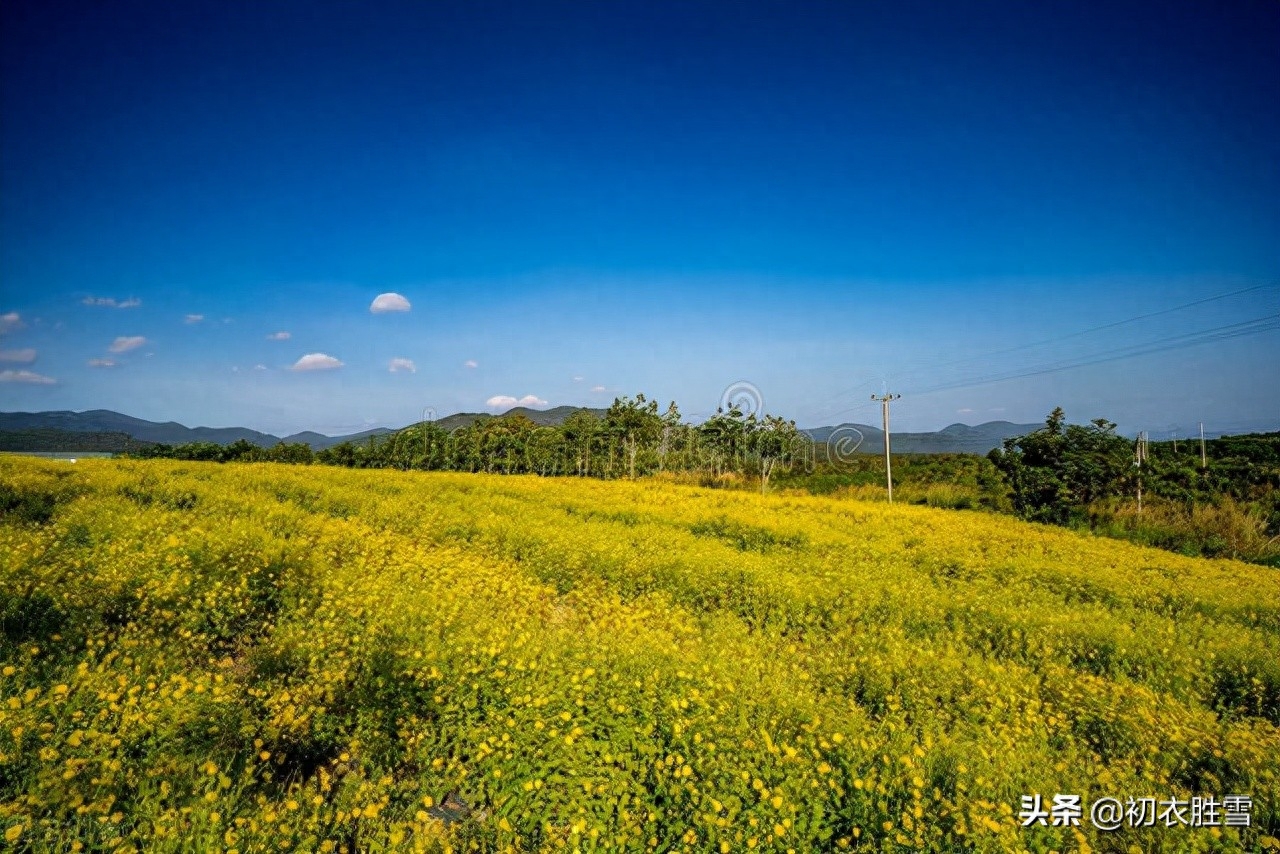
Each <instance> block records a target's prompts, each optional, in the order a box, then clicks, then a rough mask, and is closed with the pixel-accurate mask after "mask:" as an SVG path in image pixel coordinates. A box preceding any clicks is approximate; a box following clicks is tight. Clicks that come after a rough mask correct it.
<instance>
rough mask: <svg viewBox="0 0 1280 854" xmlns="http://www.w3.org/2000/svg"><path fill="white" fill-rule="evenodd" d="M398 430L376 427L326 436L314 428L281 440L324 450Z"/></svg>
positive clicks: (314, 449) (315, 449)
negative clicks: (341, 434)
mask: <svg viewBox="0 0 1280 854" xmlns="http://www.w3.org/2000/svg"><path fill="white" fill-rule="evenodd" d="M394 432H396V431H395V430H392V429H390V428H387V427H374V428H373V429H372V430H365V431H364V432H362V433H352V434H351V435H349V436H326V435H324V434H323V433H316V432H314V431H312V430H306V431H304V432H302V433H294V434H293V435H292V436H285V437H284V438H283V439H281V440H280V441H281V442H302V443H303V444H306V445H310V446H311V450H313V451H323V450H324V449H325V448H332V447H333V446H334V445H340V444H342V443H343V442H359V441H361V440H363V439H368V438H369V437H370V436H386V435H388V434H390V433H394Z"/></svg>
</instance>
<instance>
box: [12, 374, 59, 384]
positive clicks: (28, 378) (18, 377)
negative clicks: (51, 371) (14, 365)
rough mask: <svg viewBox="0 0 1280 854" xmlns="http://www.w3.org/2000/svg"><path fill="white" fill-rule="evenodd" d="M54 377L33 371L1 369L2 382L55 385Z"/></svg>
mask: <svg viewBox="0 0 1280 854" xmlns="http://www.w3.org/2000/svg"><path fill="white" fill-rule="evenodd" d="M56 382H57V380H55V379H54V378H53V377H46V376H44V375H42V374H35V373H32V372H31V371H0V383H30V384H32V385H53V384H54V383H56Z"/></svg>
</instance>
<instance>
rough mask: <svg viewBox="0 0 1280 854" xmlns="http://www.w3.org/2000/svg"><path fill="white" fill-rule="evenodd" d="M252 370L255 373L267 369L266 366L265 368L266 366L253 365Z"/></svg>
mask: <svg viewBox="0 0 1280 854" xmlns="http://www.w3.org/2000/svg"><path fill="white" fill-rule="evenodd" d="M253 369H254V370H255V371H265V370H266V369H267V366H266V365H254V366H253Z"/></svg>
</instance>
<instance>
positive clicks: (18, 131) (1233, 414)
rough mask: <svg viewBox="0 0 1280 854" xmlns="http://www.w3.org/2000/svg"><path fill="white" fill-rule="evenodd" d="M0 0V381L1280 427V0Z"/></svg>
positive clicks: (127, 406)
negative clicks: (635, 400) (101, 0)
mask: <svg viewBox="0 0 1280 854" xmlns="http://www.w3.org/2000/svg"><path fill="white" fill-rule="evenodd" d="M0 18H2V19H3V20H2V21H0V24H3V26H2V27H0V31H2V35H0V47H2V48H3V56H2V62H3V65H2V66H0V70H2V72H3V73H2V74H0V94H2V95H3V99H2V101H0V358H3V359H4V362H3V364H0V408H2V409H5V410H16V409H24V410H41V409H88V408H110V409H116V410H119V411H122V412H126V413H129V414H132V415H137V416H139V417H144V418H150V419H156V420H177V421H181V422H183V423H187V424H191V425H195V424H205V425H212V426H224V425H244V426H251V427H256V428H259V429H264V430H269V431H272V432H277V433H282V432H291V431H294V430H300V429H318V430H321V431H322V432H328V433H340V432H349V431H352V430H358V429H363V428H364V427H367V426H371V425H374V424H381V425H389V426H399V425H401V424H404V423H406V422H408V421H412V420H416V419H417V418H420V417H421V414H422V410H423V408H424V407H427V406H430V407H432V408H433V409H435V411H436V412H437V413H438V414H441V415H443V414H446V413H450V412H454V411H459V410H469V411H480V410H486V409H489V410H491V411H492V410H496V409H501V408H502V404H503V400H504V399H505V398H515V399H521V398H525V397H526V396H528V397H529V398H531V399H532V400H536V401H545V402H546V405H558V404H583V405H605V404H607V403H608V402H609V401H610V400H612V398H613V396H614V395H617V394H634V393H635V392H637V391H644V392H646V393H647V394H649V395H650V396H657V397H660V398H662V399H663V401H664V402H665V400H667V399H670V398H674V399H676V400H677V401H678V402H679V403H680V405H681V407H682V409H683V411H684V412H685V413H686V414H688V415H690V416H698V415H706V414H708V413H710V412H712V411H714V409H715V407H716V405H717V403H718V402H719V399H720V395H721V392H722V390H723V389H724V388H726V387H727V386H728V385H730V384H731V383H733V382H736V381H748V382H751V383H753V384H755V385H756V386H757V387H758V388H759V389H760V390H761V392H762V393H763V396H764V399H765V405H766V408H767V409H769V410H770V411H775V412H779V413H782V414H785V415H788V416H790V417H794V418H796V419H797V420H798V421H799V422H800V423H801V424H802V425H804V426H816V425H818V424H825V423H837V422H839V421H843V420H854V421H869V420H874V419H875V418H876V417H877V415H878V412H877V411H876V409H875V408H874V407H870V406H867V405H865V404H866V403H867V398H868V397H869V394H870V392H872V391H877V392H878V391H881V390H882V389H883V388H885V387H886V385H887V386H888V387H889V388H891V389H892V390H894V391H899V392H901V393H902V394H903V395H904V397H903V399H902V401H901V402H900V403H899V404H897V406H896V408H895V424H896V425H898V426H899V427H900V428H901V429H921V430H924V429H937V428H940V427H942V426H945V425H946V424H949V423H952V422H955V421H964V422H968V423H979V422H981V421H986V420H993V419H1009V420H1015V421H1039V420H1041V419H1042V418H1043V417H1044V415H1045V413H1047V412H1048V410H1049V409H1051V408H1053V407H1054V406H1056V405H1062V406H1063V407H1064V408H1065V409H1066V410H1067V413H1068V415H1069V416H1070V417H1072V418H1073V420H1080V421H1083V420H1087V419H1090V418H1094V417H1098V416H1106V417H1109V418H1111V419H1113V420H1116V421H1118V422H1120V424H1121V426H1122V428H1124V429H1127V430H1136V429H1148V430H1150V431H1152V434H1153V435H1158V433H1159V431H1161V430H1165V429H1172V428H1173V427H1174V426H1180V427H1181V428H1182V429H1184V430H1185V429H1189V428H1190V427H1191V426H1194V425H1195V424H1196V423H1197V422H1199V421H1205V422H1206V426H1207V428H1208V429H1225V430H1241V429H1265V428H1270V429H1276V428H1277V427H1280V379H1277V376H1280V372H1277V371H1275V369H1274V364H1275V363H1277V362H1280V332H1278V331H1277V330H1276V325H1277V324H1276V323H1275V322H1274V320H1275V316H1276V314H1277V312H1278V311H1280V292H1278V290H1277V286H1278V284H1280V109H1278V108H1277V107H1276V104H1280V64H1277V63H1276V61H1275V45H1276V44H1277V43H1280V6H1278V5H1277V4H1275V3H1273V2H1266V1H1265V0H1262V2H1254V3H1249V2H1240V3H1233V4H1229V5H1227V6H1225V7H1222V6H1220V5H1218V4H1211V3H1207V2H1206V3H1149V4H1132V3H1116V4H1107V5H1106V6H1105V7H1096V8H1095V7H1090V6H1084V5H1080V4H1074V3H1073V4H1063V3H1036V4H1027V3H988V2H980V3H955V4H939V3H880V2H839V3H836V2H832V3H786V4H784V3H763V2H751V3H708V2H692V3H690V2H684V3H674V2H671V3H663V2H659V3H625V2H605V3H591V4H587V3H515V2H506V3H483V2H482V3H474V2H469V3H456V4H449V3H431V4H423V3H385V2H384V3H374V4H355V3H332V2H307V3H291V2H283V0H282V1H281V2H274V3H270V4H253V3H248V2H232V3H226V2H217V3H208V4H201V3H194V2H192V3H180V4H162V3H136V2H123V3H112V4H84V3H70V4H67V3H57V2H54V3H49V2H40V3H35V2H29V0H22V2H10V3H6V4H4V6H3V7H0ZM385 293H394V294H400V295H402V296H403V297H405V298H406V299H407V301H408V303H409V304H410V309H409V310H408V311H388V312H373V311H371V310H370V306H371V304H372V302H373V301H374V299H375V298H376V297H378V295H380V294H385ZM1215 297H1221V298H1218V299H1210V298H1215ZM1206 299H1209V301H1208V302H1203V300H1206ZM87 301H88V302H91V303H93V304H86V302H87ZM111 301H114V304H111ZM135 301H136V304H134V303H135ZM1190 303H1196V304H1195V305H1190V306H1189V307H1187V308H1184V309H1177V310H1173V311H1164V310H1165V309H1176V307H1178V306H1183V305H1187V304H1190ZM1158 312H1164V313H1159V314H1156V316H1154V317H1147V318H1145V319H1141V320H1135V321H1134V322H1131V323H1123V324H1120V325H1117V326H1112V327H1110V328H1107V329H1100V330H1096V331H1092V332H1087V331H1086V330H1091V329H1094V328H1095V327H1100V326H1106V325H1108V324H1111V323H1113V322H1117V321H1124V320H1127V319H1131V318H1137V317H1140V316H1143V315H1149V314H1154V313H1158ZM197 316H198V319H197ZM1268 318H1270V320H1268ZM1251 321H1254V323H1253V325H1248V324H1249V323H1250V322H1251ZM1235 324H1245V325H1243V326H1241V325H1235ZM1206 330H1218V332H1216V333H1214V332H1210V333H1209V334H1208V335H1206V336H1203V337H1200V336H1198V335H1197V333H1200V332H1204V331H1206ZM278 332H287V333H289V337H288V338H287V339H283V340H269V338H268V336H271V335H273V334H275V333H278ZM1232 332H1247V333H1249V334H1244V335H1239V336H1238V337H1230V338H1223V337H1222V335H1223V334H1224V333H1232ZM1078 333H1083V334H1078ZM1179 336H1183V337H1179ZM1039 342H1048V343H1045V344H1039ZM1196 342H1199V343H1196ZM1148 344H1150V345H1151V346H1149V347H1148V346H1146V345H1148ZM1191 344H1194V346H1187V345H1191ZM1036 345H1038V346H1036ZM1125 348H1130V349H1128V350H1126V349H1125ZM1162 348H1163V349H1162ZM113 349H114V351H116V352H113ZM1148 351H1149V352H1148ZM1133 352H1137V353H1138V355H1130V354H1132V353H1133ZM312 354H324V355H327V356H329V357H330V358H331V359H333V360H336V361H338V362H341V363H342V364H341V365H340V366H335V367H332V368H331V369H328V370H295V369H294V368H295V366H298V363H299V360H301V359H302V358H303V357H305V356H307V355H312ZM1121 356H1126V357H1125V358H1120V357H1121ZM393 359H403V360H409V361H411V362H412V366H413V369H412V370H408V369H407V366H406V367H403V368H402V369H399V370H396V371H394V372H393V371H391V370H390V368H391V365H392V360H393ZM1101 359H1110V361H1098V360H1101ZM1091 361H1098V363H1097V364H1092V365H1082V366H1079V367H1071V366H1074V365H1079V364H1081V363H1086V362H1091ZM107 363H111V364H110V365H108V364H107ZM320 363H323V360H316V359H313V360H311V361H310V362H304V363H303V364H304V365H308V364H320ZM330 364H331V363H330ZM397 364H401V365H402V364H403V363H397ZM472 365H473V366H472ZM1055 367H1067V368H1068V369H1066V370H1059V371H1052V372H1036V371H1037V369H1042V368H1055ZM1018 374H1029V375H1028V376H1017V375H1018ZM1002 378H1004V379H1003V380H1002V381H998V382H993V381H991V380H997V379H1002ZM491 400H493V401H495V402H494V403H492V404H490V403H489V401H491ZM539 405H541V404H539Z"/></svg>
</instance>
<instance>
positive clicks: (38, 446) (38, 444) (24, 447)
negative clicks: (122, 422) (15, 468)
mask: <svg viewBox="0 0 1280 854" xmlns="http://www.w3.org/2000/svg"><path fill="white" fill-rule="evenodd" d="M150 444H152V443H150V442H143V441H141V440H139V439H135V438H133V437H132V436H130V435H129V434H128V433H120V432H105V431H96V432H90V431H80V430H76V431H72V430H55V429H52V428H42V429H33V430H4V431H0V451H44V452H57V451H79V452H92V453H111V454H120V453H124V452H127V451H136V450H139V449H140V448H142V447H145V446H147V445H150Z"/></svg>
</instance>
